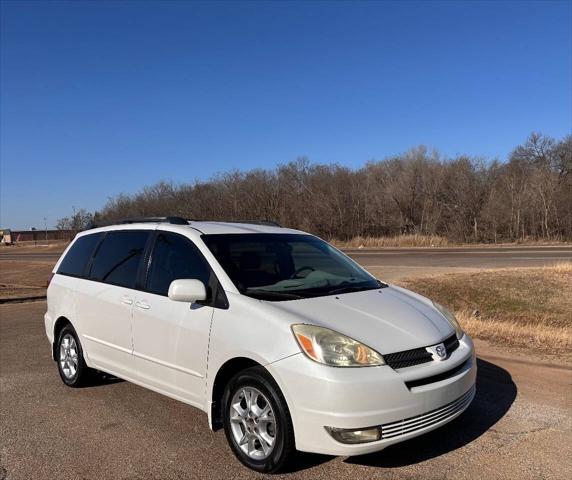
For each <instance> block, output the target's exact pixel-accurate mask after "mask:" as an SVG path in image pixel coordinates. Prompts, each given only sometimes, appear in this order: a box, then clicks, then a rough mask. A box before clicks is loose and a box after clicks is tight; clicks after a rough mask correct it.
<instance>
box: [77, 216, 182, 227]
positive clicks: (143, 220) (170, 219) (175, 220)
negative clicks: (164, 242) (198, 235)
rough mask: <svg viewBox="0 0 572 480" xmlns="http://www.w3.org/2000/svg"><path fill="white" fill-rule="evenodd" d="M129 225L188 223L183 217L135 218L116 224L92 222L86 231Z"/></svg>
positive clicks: (119, 221) (118, 221)
mask: <svg viewBox="0 0 572 480" xmlns="http://www.w3.org/2000/svg"><path fill="white" fill-rule="evenodd" d="M129 223H171V224H173V225H188V224H189V221H188V220H186V219H184V218H183V217H135V218H124V219H123V220H117V221H116V222H100V223H96V222H92V223H90V224H89V225H88V226H87V228H86V230H90V229H92V228H97V227H108V226H110V225H125V224H129Z"/></svg>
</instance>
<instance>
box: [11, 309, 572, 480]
mask: <svg viewBox="0 0 572 480" xmlns="http://www.w3.org/2000/svg"><path fill="white" fill-rule="evenodd" d="M45 308H46V305H45V302H36V303H28V304H19V305H1V306H0V365H1V368H0V387H1V388H0V478H2V469H4V470H5V472H6V479H7V480H19V479H22V480H24V479H25V480H29V479H35V480H43V479H50V480H51V479H53V478H77V479H97V480H100V479H122V480H128V479H129V480H134V479H145V480H153V479H160V480H168V479H185V478H192V479H199V478H200V479H204V478H209V479H225V480H228V479H247V478H265V477H263V476H262V475H254V474H252V472H250V471H249V470H247V469H245V468H243V467H242V466H241V465H240V464H239V463H238V462H237V461H236V460H235V459H234V457H233V456H232V454H231V452H230V449H229V448H228V446H227V445H226V441H225V438H224V434H223V433H222V432H217V433H212V432H211V431H210V430H209V429H208V426H207V421H206V416H205V414H203V413H201V412H199V411H198V410H196V409H194V408H192V407H189V406H186V405H184V404H182V403H180V402H177V401H174V400H171V399H169V398H166V397H164V396H161V395H159V394H156V393H153V392H151V391H148V390H145V389H143V388H140V387H137V386H135V385H133V384H130V383H127V382H122V381H113V380H109V379H108V380H107V381H105V380H102V381H100V382H99V383H98V384H94V385H92V386H90V387H87V388H82V389H70V388H67V387H65V386H64V385H63V384H62V382H61V380H60V378H59V376H58V374H57V370H56V366H55V365H54V363H53V362H52V361H51V359H50V357H49V348H48V343H47V340H46V338H45V334H44V330H43V320H42V315H43V312H44V311H45ZM477 351H478V352H479V357H480V359H479V376H478V385H477V387H478V389H477V397H476V398H475V400H474V402H473V404H472V405H471V407H470V408H469V409H468V410H467V412H465V413H464V414H463V415H462V416H461V417H459V418H458V419H456V420H455V421H453V422H452V423H451V424H449V425H448V426H445V427H443V428H442V429H440V430H437V431H435V432H432V433H430V434H428V435H425V436H423V437H419V438H418V439H415V440H412V441H409V442H406V443H403V444H401V445H396V446H393V447H390V448H388V449H387V450H385V451H383V452H379V453H376V454H372V455H367V456H361V457H353V458H349V459H345V458H340V457H337V458H335V457H328V456H321V455H305V456H302V457H301V458H299V459H298V461H297V462H296V463H295V464H294V465H292V466H291V470H290V472H289V473H287V474H285V475H283V476H282V475H281V476H278V477H274V478H292V479H298V478H311V479H332V480H333V479H348V478H362V479H382V478H383V479H404V480H405V479H412V478H429V479H435V480H436V479H447V478H451V479H466V478H489V479H497V478H499V479H507V480H508V479H514V478H526V479H565V478H572V460H571V459H572V456H571V455H570V445H572V433H571V432H572V421H571V418H570V407H571V406H572V405H571V398H570V380H571V379H572V370H570V369H567V368H565V367H563V366H561V365H556V366H550V365H548V364H543V363H542V362H541V361H539V360H538V359H536V358H534V357H531V356H521V357H515V356H514V355H508V354H506V353H505V352H501V351H500V350H494V349H491V348H490V347H488V346H487V345H486V344H483V343H481V342H477Z"/></svg>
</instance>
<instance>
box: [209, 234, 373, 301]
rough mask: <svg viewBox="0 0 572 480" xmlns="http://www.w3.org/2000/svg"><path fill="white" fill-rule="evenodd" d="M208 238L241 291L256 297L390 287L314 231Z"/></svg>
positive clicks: (287, 297) (285, 297) (281, 297)
mask: <svg viewBox="0 0 572 480" xmlns="http://www.w3.org/2000/svg"><path fill="white" fill-rule="evenodd" d="M202 239H203V241H204V242H205V244H206V245H207V246H208V248H209V249H210V250H211V252H212V253H213V254H214V256H215V257H216V259H217V260H218V262H219V263H220V264H221V266H222V267H223V268H224V269H225V271H226V273H227V274H228V276H229V277H230V278H231V280H232V281H233V282H234V284H235V285H236V287H237V288H238V290H239V291H240V292H241V293H243V294H244V295H249V296H251V297H255V298H260V299H264V300H291V299H297V298H308V297H317V296H322V295H334V294H342V293H349V292H357V291H361V290H371V289H374V288H380V287H381V286H384V285H383V284H382V283H381V282H379V281H378V280H376V279H375V278H374V277H372V276H371V275H370V274H369V273H367V272H366V271H365V270H363V269H362V268H360V267H359V266H357V265H356V264H354V263H353V262H352V261H350V260H349V259H348V258H346V257H345V256H344V255H342V254H341V253H340V252H338V251H337V250H336V249H335V248H333V247H331V246H330V245H328V244H327V243H326V242H324V241H322V240H320V239H319V238H316V237H313V236H311V235H303V234H270V233H247V234H220V235H203V236H202Z"/></svg>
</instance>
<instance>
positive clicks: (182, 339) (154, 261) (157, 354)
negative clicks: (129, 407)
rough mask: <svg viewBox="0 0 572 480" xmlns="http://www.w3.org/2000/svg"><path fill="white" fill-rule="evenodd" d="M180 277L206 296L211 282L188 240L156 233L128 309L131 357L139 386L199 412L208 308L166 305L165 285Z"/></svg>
mask: <svg viewBox="0 0 572 480" xmlns="http://www.w3.org/2000/svg"><path fill="white" fill-rule="evenodd" d="M181 278H194V279H198V280H201V281H202V282H203V283H204V284H205V285H206V286H207V291H211V292H212V290H213V286H212V285H213V282H215V281H216V278H214V274H213V273H212V272H211V269H210V267H209V265H208V263H207V261H206V260H205V258H204V257H203V255H202V254H201V253H200V251H199V250H198V248H197V247H196V246H195V245H194V243H193V242H192V241H191V240H190V239H188V238H187V237H184V236H182V235H179V234H176V233H172V232H165V231H157V232H156V233H155V240H154V245H153V247H152V251H151V256H150V264H149V269H148V273H147V277H146V282H145V287H144V290H145V291H139V292H137V295H136V298H135V303H134V308H133V354H134V358H135V365H136V368H137V372H138V378H139V379H140V380H141V381H142V382H144V383H145V384H147V385H149V386H150V387H152V388H155V389H157V390H160V391H162V392H165V393H169V394H170V395H172V396H175V397H177V398H180V399H181V400H184V401H186V402H189V403H191V404H193V405H196V406H198V407H200V408H203V406H204V395H205V375H206V364H207V349H208V341H209V331H210V325H211V320H212V316H213V307H212V306H210V305H209V304H204V303H202V304H198V303H193V304H191V303H186V302H175V301H173V300H170V299H169V298H168V297H167V292H168V290H169V285H170V284H171V282H172V281H173V280H177V279H181ZM211 297H212V293H211ZM206 303H209V302H206Z"/></svg>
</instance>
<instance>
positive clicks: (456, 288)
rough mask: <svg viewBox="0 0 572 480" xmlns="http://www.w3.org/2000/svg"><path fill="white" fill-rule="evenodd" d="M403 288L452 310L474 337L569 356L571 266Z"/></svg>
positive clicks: (452, 277) (438, 279) (439, 279)
mask: <svg viewBox="0 0 572 480" xmlns="http://www.w3.org/2000/svg"><path fill="white" fill-rule="evenodd" d="M401 284H402V285H404V286H405V287H407V288H409V289H411V290H414V291H417V292H419V293H421V294H423V295H425V296H427V297H429V298H432V299H434V300H437V301H438V302H440V303H442V304H444V305H447V306H448V307H450V308H452V309H453V310H454V311H455V313H456V314H457V316H458V318H459V321H460V322H461V324H462V325H463V328H465V329H466V330H467V332H469V334H471V335H472V336H474V337H476V338H483V339H486V340H491V341H494V342H496V343H502V344H504V345H509V346H517V347H527V348H530V347H532V348H534V349H535V350H538V351H543V352H547V353H560V354H569V353H570V349H571V348H572V262H561V263H558V264H555V265H553V266H546V267H539V268H515V269H501V270H484V271H482V272H478V273H458V274H445V275H439V276H435V277H428V278H422V279H412V280H405V281H403V282H401Z"/></svg>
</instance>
